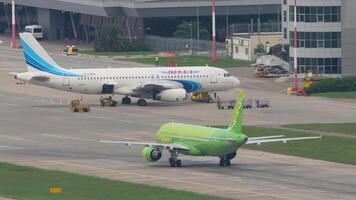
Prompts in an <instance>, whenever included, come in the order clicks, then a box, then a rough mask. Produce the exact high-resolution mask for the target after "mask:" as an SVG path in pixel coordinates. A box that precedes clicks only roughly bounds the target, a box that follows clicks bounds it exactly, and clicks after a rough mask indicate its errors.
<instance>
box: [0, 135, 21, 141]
mask: <svg viewBox="0 0 356 200" xmlns="http://www.w3.org/2000/svg"><path fill="white" fill-rule="evenodd" d="M0 137H2V138H7V139H12V140H16V141H24V140H26V139H24V138H19V137H14V136H8V135H0Z"/></svg>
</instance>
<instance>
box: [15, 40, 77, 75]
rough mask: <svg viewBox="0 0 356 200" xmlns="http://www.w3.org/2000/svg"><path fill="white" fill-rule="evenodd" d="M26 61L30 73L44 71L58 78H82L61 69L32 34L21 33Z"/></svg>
mask: <svg viewBox="0 0 356 200" xmlns="http://www.w3.org/2000/svg"><path fill="white" fill-rule="evenodd" d="M20 41H21V45H22V48H23V51H24V56H25V61H26V64H27V66H28V68H32V69H29V70H30V71H43V72H47V73H50V74H53V75H58V76H74V77H76V76H80V74H75V73H72V72H70V71H68V70H66V69H63V68H61V67H59V66H58V65H57V64H56V63H55V62H54V60H53V59H52V58H51V57H50V56H49V55H48V53H47V52H46V51H45V50H44V49H43V47H42V46H41V45H40V44H39V42H38V41H37V40H36V39H35V38H34V37H33V36H32V34H30V33H20Z"/></svg>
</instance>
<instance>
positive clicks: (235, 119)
mask: <svg viewBox="0 0 356 200" xmlns="http://www.w3.org/2000/svg"><path fill="white" fill-rule="evenodd" d="M244 99H245V92H244V91H241V92H240V94H239V96H238V98H237V100H236V105H235V108H234V114H233V116H232V119H231V121H230V124H229V128H228V129H229V130H231V131H233V132H235V133H241V132H242V120H243V115H244V107H243V101H244Z"/></svg>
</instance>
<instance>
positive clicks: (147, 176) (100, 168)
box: [47, 161, 297, 200]
mask: <svg viewBox="0 0 356 200" xmlns="http://www.w3.org/2000/svg"><path fill="white" fill-rule="evenodd" d="M47 162H49V163H54V164H60V165H67V166H72V167H84V168H87V169H92V170H99V171H101V170H110V171H112V172H114V173H123V174H131V175H135V176H139V177H145V178H152V179H158V180H166V181H171V182H176V183H183V184H186V185H189V184H193V185H197V186H202V187H213V188H215V189H216V188H220V189H221V191H231V192H237V191H240V192H245V193H252V194H256V195H259V196H268V197H273V198H276V197H278V198H280V199H288V200H297V198H291V197H286V196H284V195H280V194H278V195H277V194H268V193H264V192H257V191H251V190H247V189H242V188H229V187H226V186H218V185H212V184H208V183H200V182H192V181H184V180H181V179H172V178H169V177H160V176H154V175H147V174H142V173H134V172H129V171H127V170H114V169H108V168H103V167H94V166H88V165H82V164H78V163H69V162H63V161H47Z"/></svg>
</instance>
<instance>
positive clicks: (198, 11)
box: [0, 0, 280, 40]
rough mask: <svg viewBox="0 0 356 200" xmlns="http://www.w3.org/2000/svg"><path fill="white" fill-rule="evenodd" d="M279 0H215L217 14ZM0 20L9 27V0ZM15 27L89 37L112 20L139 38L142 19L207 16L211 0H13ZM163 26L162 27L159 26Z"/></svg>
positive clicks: (268, 6)
mask: <svg viewBox="0 0 356 200" xmlns="http://www.w3.org/2000/svg"><path fill="white" fill-rule="evenodd" d="M279 1H280V0H224V1H217V3H216V6H217V9H216V13H217V15H218V16H225V17H226V21H227V22H226V25H228V23H229V22H228V17H229V16H232V15H251V14H256V15H257V14H259V15H265V14H277V13H278V12H280V11H279V9H280V5H279V4H280V3H279ZM1 2H2V3H3V6H2V7H3V8H2V7H0V9H1V12H0V13H2V12H3V11H4V15H1V16H0V17H1V18H0V20H1V21H2V22H3V23H5V25H7V26H9V27H10V24H9V23H10V22H11V19H9V16H10V17H11V15H10V13H11V10H10V8H11V7H10V5H9V4H10V3H11V0H0V3H1ZM16 5H17V9H16V14H17V16H18V19H17V24H18V28H20V29H21V28H23V27H24V26H25V25H29V24H30V23H36V24H38V25H40V26H42V27H43V29H44V31H45V36H46V38H47V39H50V40H54V39H62V38H67V37H76V38H77V37H81V36H83V35H85V36H84V37H85V38H90V37H91V34H92V33H95V32H98V31H100V28H101V26H102V25H104V24H107V23H115V24H117V25H119V26H121V27H122V29H123V30H124V35H125V36H126V37H127V38H129V39H130V40H133V39H137V38H142V37H143V35H144V33H145V24H144V19H146V18H157V17H167V18H168V17H194V18H196V19H197V20H199V17H202V16H211V0H197V1H193V2H192V1H189V0H169V1H168V0H75V1H68V0H16ZM160 28H164V27H160Z"/></svg>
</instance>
